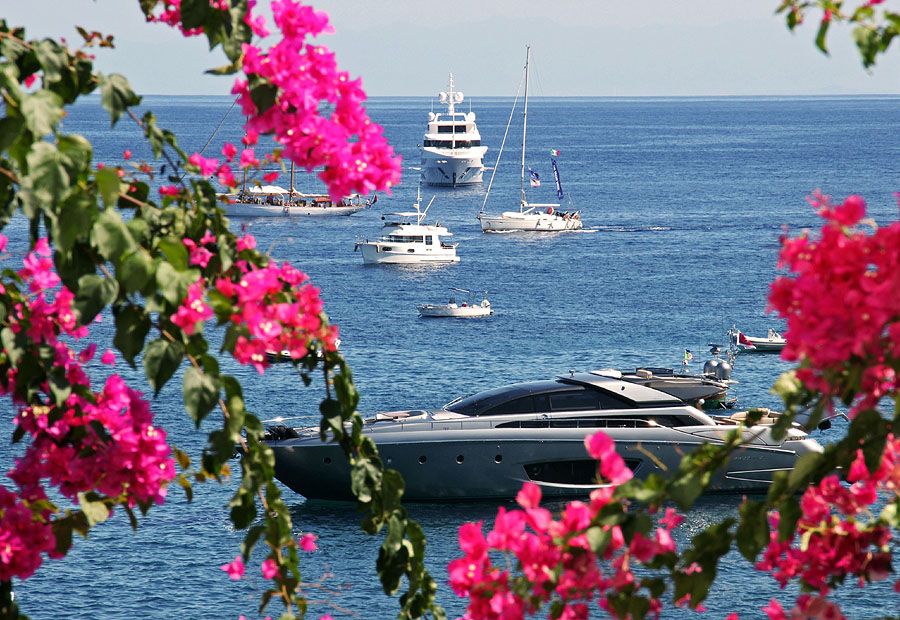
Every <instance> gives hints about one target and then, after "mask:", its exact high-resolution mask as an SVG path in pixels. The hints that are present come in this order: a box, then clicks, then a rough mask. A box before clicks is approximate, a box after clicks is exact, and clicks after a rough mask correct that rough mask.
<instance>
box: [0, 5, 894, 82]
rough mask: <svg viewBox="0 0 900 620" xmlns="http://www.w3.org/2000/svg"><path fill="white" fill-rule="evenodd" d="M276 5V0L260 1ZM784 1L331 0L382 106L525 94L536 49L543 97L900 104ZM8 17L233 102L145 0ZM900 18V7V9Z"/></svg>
mask: <svg viewBox="0 0 900 620" xmlns="http://www.w3.org/2000/svg"><path fill="white" fill-rule="evenodd" d="M260 4H266V0H260ZM778 4H779V3H778V0H643V1H642V0H555V1H553V2H548V1H547V0H542V1H537V0H454V1H453V2H449V3H448V2H435V1H433V0H367V1H360V0H319V1H318V2H316V3H315V4H314V6H316V7H317V8H320V9H323V10H325V11H327V12H328V13H329V14H330V15H331V20H332V23H333V25H334V27H335V29H336V30H337V33H336V34H334V35H327V36H323V37H320V39H319V41H318V42H319V43H323V44H325V45H327V46H329V47H330V48H331V49H332V50H333V51H334V52H335V53H336V55H337V59H338V63H339V65H340V66H341V68H343V69H345V70H347V71H349V72H350V73H351V74H352V75H353V76H354V77H356V76H361V77H362V78H363V84H364V87H365V89H366V91H367V92H368V93H369V95H370V96H383V95H404V96H423V97H432V96H433V95H435V94H436V93H437V92H438V91H440V90H445V89H446V83H447V74H448V73H449V72H451V71H452V72H453V74H454V78H455V82H456V85H457V88H458V89H459V90H462V91H464V92H465V93H466V94H467V95H469V96H473V97H478V96H511V95H513V94H514V91H515V89H516V86H517V85H518V83H519V76H520V73H521V67H522V64H523V61H524V49H525V45H526V44H530V45H531V46H532V49H533V54H534V56H533V58H534V62H533V64H532V68H533V73H532V77H533V78H534V82H533V85H534V89H532V91H531V92H532V94H533V95H537V96H540V95H544V96H613V95H618V96H684V95H688V96H690V95H695V96H701V95H815V94H898V93H900V47H898V46H897V45H896V44H895V47H894V48H893V49H892V51H891V53H890V54H889V55H888V57H887V58H886V59H883V60H881V61H880V62H879V65H878V66H877V67H876V68H875V69H874V70H873V71H872V72H870V73H867V72H866V71H864V70H863V68H862V65H861V64H860V61H859V56H858V54H857V52H856V50H855V48H854V47H853V44H852V42H851V38H850V32H849V30H848V29H847V28H846V27H843V28H835V29H833V32H832V34H831V37H830V47H831V49H832V54H831V56H830V57H828V56H825V55H823V54H822V53H820V52H819V51H818V50H817V49H815V47H814V45H813V38H814V36H815V28H816V25H815V24H806V25H804V26H802V27H801V29H800V30H799V31H798V32H796V33H794V34H791V33H790V32H789V31H788V30H787V28H786V27H785V25H784V20H783V18H782V16H780V15H779V16H776V15H774V10H775V8H776V7H777V5H778ZM0 7H2V10H0V15H2V16H3V17H4V18H5V19H6V20H7V21H8V22H9V23H10V24H15V25H24V26H25V27H26V28H27V32H28V35H29V37H43V36H56V37H59V36H67V37H68V38H69V39H70V40H73V41H74V40H77V39H78V34H77V33H76V32H75V30H74V27H73V26H74V25H75V24H78V25H81V26H82V27H84V28H86V29H88V30H100V31H101V32H104V33H105V34H114V35H115V36H116V45H117V49H116V50H113V51H105V50H100V51H99V52H98V64H99V66H100V68H101V70H103V71H105V72H118V73H123V74H125V75H126V76H127V77H128V79H129V80H130V81H131V83H132V85H133V86H134V88H135V90H136V91H137V92H138V93H140V94H223V95H224V94H228V91H229V90H230V86H231V82H232V80H231V78H227V77H212V76H204V75H202V72H203V71H204V70H205V69H209V68H212V67H216V66H219V65H221V64H224V57H223V56H222V54H221V52H220V51H218V50H217V51H214V52H210V51H209V50H208V49H207V46H206V45H205V43H204V41H205V39H203V40H201V39H200V38H194V39H185V38H183V37H181V36H180V35H179V34H177V33H175V32H173V31H171V30H170V29H169V28H168V27H165V26H161V25H151V24H145V23H144V21H143V19H142V16H141V13H140V10H139V8H138V3H137V1H136V0H0ZM895 8H896V7H895Z"/></svg>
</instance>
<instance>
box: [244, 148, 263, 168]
mask: <svg viewBox="0 0 900 620" xmlns="http://www.w3.org/2000/svg"><path fill="white" fill-rule="evenodd" d="M240 166H241V168H250V167H253V166H259V159H257V157H256V153H254V152H253V149H244V150H243V151H241V162H240Z"/></svg>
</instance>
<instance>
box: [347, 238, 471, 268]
mask: <svg viewBox="0 0 900 620" xmlns="http://www.w3.org/2000/svg"><path fill="white" fill-rule="evenodd" d="M356 247H357V248H358V249H359V251H360V253H362V258H363V263H364V264H366V265H377V264H385V265H415V264H446V263H458V262H459V256H457V255H456V248H450V249H447V250H446V251H433V250H422V249H421V248H416V249H412V248H406V247H399V248H397V246H396V245H388V244H382V243H377V242H361V243H358V244H357V246H356ZM395 248H396V249H395ZM410 250H413V251H410Z"/></svg>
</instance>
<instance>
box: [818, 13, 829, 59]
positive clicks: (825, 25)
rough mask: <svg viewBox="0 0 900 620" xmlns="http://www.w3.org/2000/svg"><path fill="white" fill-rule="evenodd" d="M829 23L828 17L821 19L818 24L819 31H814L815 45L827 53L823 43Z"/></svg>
mask: <svg viewBox="0 0 900 620" xmlns="http://www.w3.org/2000/svg"><path fill="white" fill-rule="evenodd" d="M830 25H831V20H830V19H823V20H822V22H821V23H820V24H819V31H818V32H817V33H816V47H818V48H819V49H820V50H822V53H824V54H828V47H827V46H826V45H825V37H826V35H827V34H828V26H830Z"/></svg>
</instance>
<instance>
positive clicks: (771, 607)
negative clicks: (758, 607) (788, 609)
mask: <svg viewBox="0 0 900 620" xmlns="http://www.w3.org/2000/svg"><path fill="white" fill-rule="evenodd" d="M762 610H763V611H764V612H766V616H768V617H769V620H787V616H786V615H785V614H784V607H782V606H781V604H780V603H779V602H778V601H776V600H775V599H774V598H773V599H771V600H770V601H769V604H768V605H766V606H765V607H763V608H762Z"/></svg>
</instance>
